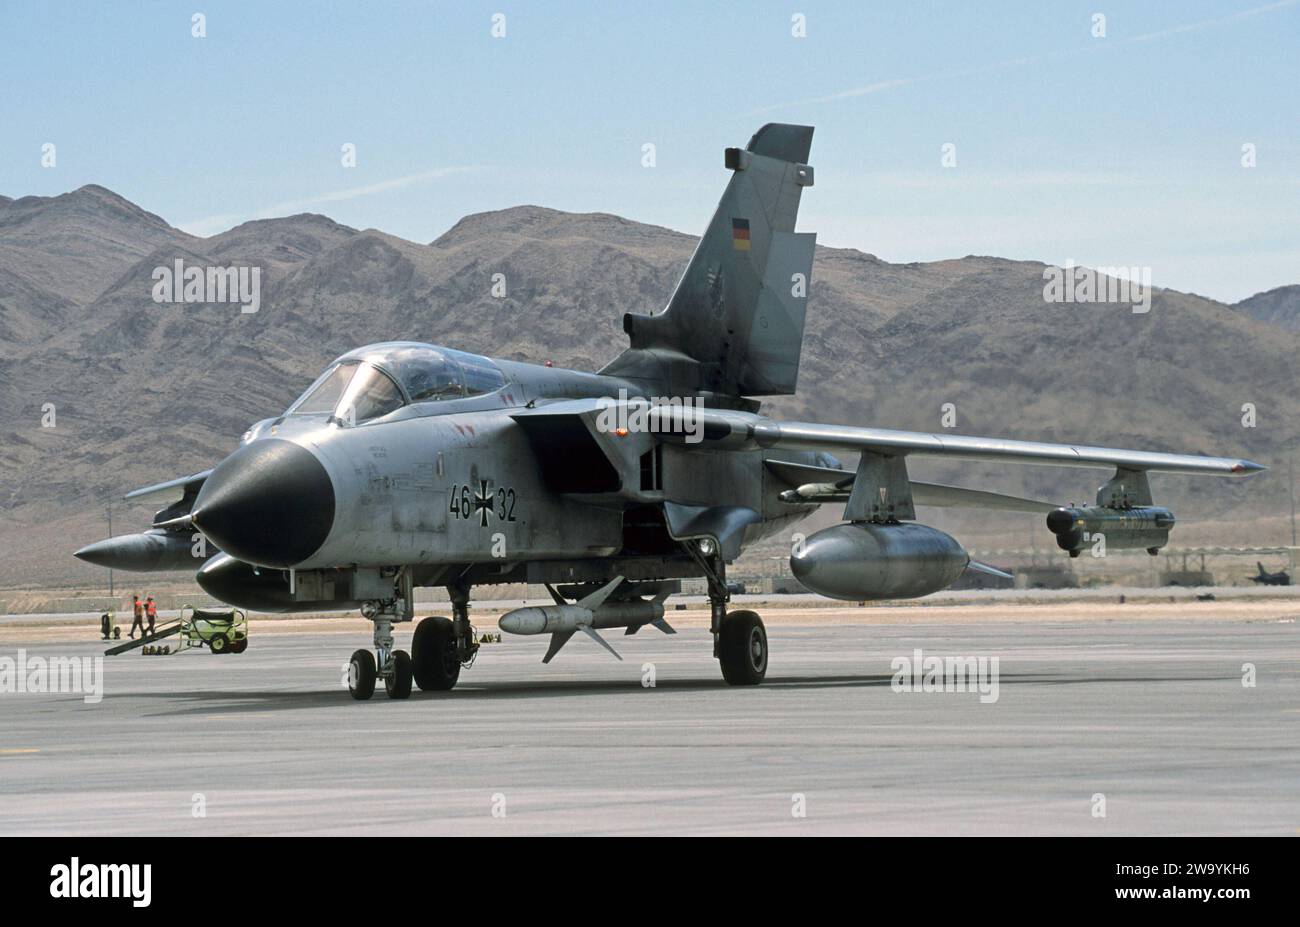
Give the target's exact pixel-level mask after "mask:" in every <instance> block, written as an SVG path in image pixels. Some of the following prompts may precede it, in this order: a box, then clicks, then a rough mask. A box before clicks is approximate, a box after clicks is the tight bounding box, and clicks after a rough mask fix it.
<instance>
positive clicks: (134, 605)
mask: <svg viewBox="0 0 1300 927" xmlns="http://www.w3.org/2000/svg"><path fill="white" fill-rule="evenodd" d="M131 610H132V611H133V612H134V613H135V620H134V621H132V622H131V633H130V634H129V635H128V637H130V638H131V640H135V629H136V628H139V629H140V636H141V637H144V605H143V604H141V602H140V597H139V596H138V595H133V596H131Z"/></svg>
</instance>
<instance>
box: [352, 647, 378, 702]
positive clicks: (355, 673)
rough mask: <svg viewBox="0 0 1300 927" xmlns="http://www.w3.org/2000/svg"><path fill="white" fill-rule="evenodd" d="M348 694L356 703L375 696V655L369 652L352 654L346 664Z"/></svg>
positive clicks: (360, 651)
mask: <svg viewBox="0 0 1300 927" xmlns="http://www.w3.org/2000/svg"><path fill="white" fill-rule="evenodd" d="M348 692H350V693H351V695H352V697H353V698H354V699H356V700H357V701H358V702H364V701H365V700H366V699H368V698H370V696H372V695H374V694H375V655H374V654H373V653H371V652H370V651H369V650H358V651H357V652H356V653H354V654H352V661H351V662H350V663H349V664H348Z"/></svg>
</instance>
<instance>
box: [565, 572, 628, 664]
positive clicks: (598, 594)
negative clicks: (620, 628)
mask: <svg viewBox="0 0 1300 927" xmlns="http://www.w3.org/2000/svg"><path fill="white" fill-rule="evenodd" d="M622 581H623V577H621V576H615V577H614V578H613V579H611V580H610V581H609V582H607V583H606V584H605V585H603V586H601V587H600V588H599V589H597V590H596V591H595V592H593V593H592V594H591V595H589V596H587V597H586V598H584V599H579V600H578V607H579V608H585V609H587V610H588V611H591V612H594V611H595V610H596V609H598V608H600V607H601V606H602V605H604V604H605V600H606V599H608V598H609V594H610V593H611V592H613V591H614V590H615V589H616V588H618V584H619V583H621V582H622ZM560 604H561V605H563V604H564V603H563V602H561V603H560ZM620 659H621V658H620Z"/></svg>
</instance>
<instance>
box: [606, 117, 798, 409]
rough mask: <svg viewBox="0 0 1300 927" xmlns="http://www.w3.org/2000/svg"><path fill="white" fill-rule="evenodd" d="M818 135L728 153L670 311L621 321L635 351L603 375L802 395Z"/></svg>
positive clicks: (779, 138)
mask: <svg viewBox="0 0 1300 927" xmlns="http://www.w3.org/2000/svg"><path fill="white" fill-rule="evenodd" d="M812 135H813V130H812V127H811V126H795V125H783V124H779V123H769V124H768V125H765V126H763V128H761V129H759V130H758V131H757V132H756V133H754V137H753V138H752V139H750V140H749V145H748V146H747V147H746V148H744V149H743V150H742V149H739V148H728V149H727V150H726V154H725V164H726V166H727V168H728V169H729V170H731V171H732V175H731V180H730V181H729V182H728V184H727V189H726V192H724V193H723V194H722V200H721V201H720V202H719V203H718V208H717V211H716V212H715V213H714V214H713V219H712V221H711V222H710V223H709V227H708V229H707V230H706V231H705V233H704V237H703V238H701V239H700V243H699V245H698V246H697V247H696V249H695V253H694V254H693V255H692V256H691V262H690V264H689V265H687V267H686V272H685V273H684V274H682V278H681V280H680V281H679V282H678V284H677V289H676V290H675V291H674V292H673V295H672V298H671V299H669V301H668V305H667V307H666V308H665V309H664V310H663V311H662V312H660V313H657V314H655V315H649V316H645V315H634V314H631V313H629V314H627V315H625V316H623V328H624V330H625V331H626V332H627V334H628V337H629V338H630V340H631V342H632V345H631V347H630V348H629V349H628V350H627V351H625V352H624V353H623V354H621V355H619V357H618V358H616V359H615V360H614V361H613V362H612V363H611V364H609V365H608V366H606V367H605V369H604V370H602V371H601V373H605V374H610V375H613V376H622V377H626V378H629V379H635V380H642V381H647V382H648V383H652V384H654V385H655V386H658V387H667V388H670V389H672V390H674V391H707V392H713V393H718V394H722V395H727V396H771V395H788V394H790V393H793V392H794V391H795V384H796V382H797V380H798V375H799V353H800V350H801V348H802V346H803V330H804V317H805V308H806V306H807V302H808V289H809V286H810V285H811V280H812V260H813V246H814V244H815V243H816V240H817V236H816V235H815V234H813V233H806V232H805V233H798V232H795V230H794V225H795V218H796V217H797V215H798V212H799V197H800V195H801V194H802V192H803V188H804V187H810V186H812V182H813V170H812V168H811V167H809V166H808V164H807V161H808V152H809V149H810V148H811V146H812Z"/></svg>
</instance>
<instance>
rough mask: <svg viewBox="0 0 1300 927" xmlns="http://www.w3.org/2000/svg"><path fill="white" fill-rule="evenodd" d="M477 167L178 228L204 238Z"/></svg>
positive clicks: (440, 171) (427, 173) (378, 184)
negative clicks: (241, 224) (256, 221)
mask: <svg viewBox="0 0 1300 927" xmlns="http://www.w3.org/2000/svg"><path fill="white" fill-rule="evenodd" d="M480 169H481V168H478V167H440V168H437V169H436V170H432V171H424V172H422V173H419V174H408V175H407V176H405V177H394V178H391V179H389V180H380V181H378V182H376V183H371V184H366V185H365V186H361V187H349V188H348V189H346V190H332V191H330V192H328V193H321V194H319V195H317V196H309V197H306V198H304V199H300V200H288V201H286V202H283V203H277V204H275V205H274V206H268V207H266V208H265V209H260V210H257V211H255V212H251V213H223V214H221V215H216V216H208V217H207V218H204V219H195V220H193V221H192V222H185V223H182V224H181V225H180V226H179V228H180V229H181V230H182V231H185V232H189V233H190V234H191V235H197V236H199V237H207V236H209V235H214V234H216V233H218V232H223V231H225V230H226V229H229V228H232V227H234V226H236V225H239V224H240V223H241V222H249V221H251V220H254V219H271V218H275V217H277V216H284V215H292V214H293V213H297V212H302V211H304V210H308V209H311V208H312V207H315V206H323V205H325V204H326V203H341V202H344V201H345V200H354V199H357V198H358V197H362V196H371V195H373V194H376V193H387V192H388V191H390V190H400V189H402V188H403V187H410V186H414V185H415V184H420V183H426V182H428V181H431V180H440V179H441V178H443V177H449V176H451V175H453V174H464V173H467V172H469V171H476V170H480Z"/></svg>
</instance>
